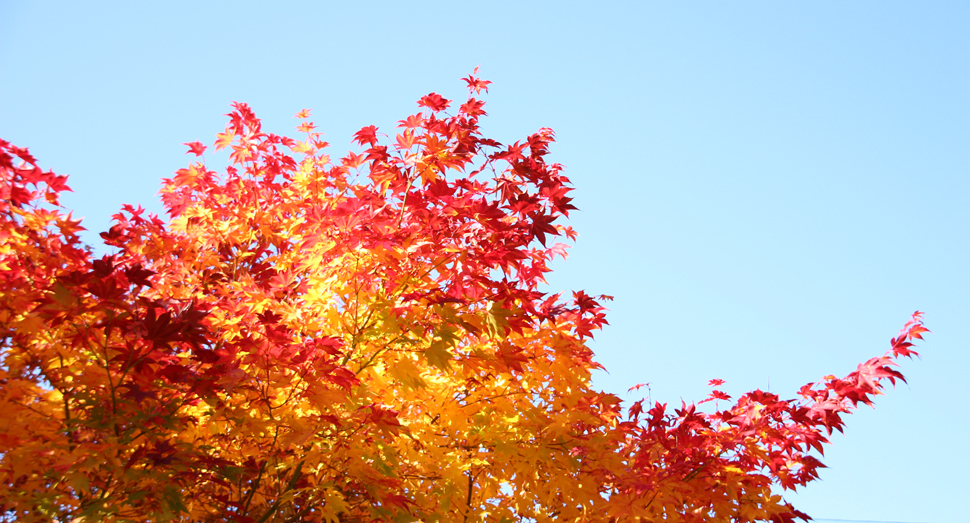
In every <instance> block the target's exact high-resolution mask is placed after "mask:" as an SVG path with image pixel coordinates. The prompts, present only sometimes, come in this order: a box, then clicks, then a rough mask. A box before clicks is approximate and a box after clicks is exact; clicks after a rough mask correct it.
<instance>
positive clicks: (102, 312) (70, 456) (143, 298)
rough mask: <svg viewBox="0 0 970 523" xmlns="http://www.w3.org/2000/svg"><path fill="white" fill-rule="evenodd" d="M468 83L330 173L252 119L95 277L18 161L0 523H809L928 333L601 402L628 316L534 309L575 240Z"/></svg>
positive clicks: (537, 171)
mask: <svg viewBox="0 0 970 523" xmlns="http://www.w3.org/2000/svg"><path fill="white" fill-rule="evenodd" d="M465 82H466V83H467V85H468V88H469V98H468V99H467V101H466V102H465V103H463V104H461V105H460V106H458V107H457V110H455V111H454V114H451V113H449V112H448V110H449V108H451V107H452V105H451V101H450V100H447V99H445V98H443V97H442V96H440V95H438V94H434V93H432V94H429V95H427V96H425V97H423V98H421V99H420V101H419V102H418V105H419V106H420V108H421V109H420V112H418V113H417V114H413V115H411V116H408V117H407V118H405V119H404V120H401V121H400V122H399V132H397V133H395V134H396V136H395V137H394V138H393V139H391V138H390V137H386V136H385V135H383V134H381V133H380V132H379V131H378V129H377V128H376V127H373V126H369V127H365V128H363V129H361V130H360V131H359V132H358V133H357V134H356V135H355V137H354V138H355V141H356V142H357V143H358V144H359V145H360V146H361V148H362V150H361V152H360V153H353V152H352V153H349V154H348V155H347V156H345V157H343V158H340V159H339V160H336V161H334V160H332V159H331V158H330V157H329V156H328V155H327V154H326V152H325V151H326V148H327V143H326V142H324V141H323V140H322V138H321V135H320V134H319V133H318V132H317V131H316V130H315V127H314V124H313V123H311V122H310V121H308V118H309V111H306V110H304V111H301V112H300V113H299V114H298V115H297V117H298V118H300V119H301V120H302V123H301V124H300V125H299V127H298V130H299V131H300V133H301V135H300V139H293V138H287V137H283V136H277V135H274V134H270V133H266V132H263V130H262V128H261V125H260V121H259V120H258V119H257V118H256V116H255V115H254V114H253V112H252V111H251V110H250V108H249V107H248V106H246V105H245V104H242V103H235V104H233V108H234V109H233V111H232V113H231V114H229V117H230V120H229V124H228V125H227V127H226V130H225V132H223V133H219V134H218V136H217V140H216V142H215V149H216V150H220V149H223V148H226V149H228V150H229V151H230V153H229V156H230V160H231V162H232V164H231V165H230V166H229V167H227V168H226V171H225V173H224V174H223V175H218V174H217V173H216V172H214V171H211V170H209V169H208V168H207V167H206V165H205V163H204V161H202V160H199V161H195V162H192V163H191V164H190V165H189V166H188V167H186V168H184V169H180V170H178V171H177V172H176V173H175V176H174V177H173V178H171V179H167V180H165V181H164V185H163V188H162V191H161V197H162V201H163V203H164V205H165V208H166V209H167V211H168V214H169V215H170V220H169V221H168V222H167V223H166V222H164V221H162V220H161V219H160V218H158V217H157V216H154V215H146V213H145V211H144V210H143V209H141V208H140V207H139V208H135V207H132V206H125V207H124V208H123V210H122V211H121V212H120V213H119V214H116V215H115V216H114V225H113V226H112V227H111V229H110V230H109V231H107V232H105V233H102V234H101V236H102V237H103V239H104V242H105V244H106V245H107V246H108V247H109V248H110V254H106V255H103V256H101V257H99V258H98V257H96V256H94V255H93V251H92V250H91V248H89V247H87V246H85V245H83V244H82V242H81V241H80V239H79V237H78V232H79V231H80V230H81V226H80V223H79V221H77V220H74V219H73V218H72V217H71V215H70V214H64V213H63V212H62V211H61V210H60V206H59V201H58V195H59V193H60V192H62V191H65V190H68V188H67V185H66V177H65V176H58V175H55V174H54V173H52V172H45V171H43V170H41V169H40V168H39V167H38V166H37V162H36V160H35V159H34V158H33V157H32V156H31V155H30V153H29V152H28V151H27V150H26V149H23V148H19V147H16V146H14V145H12V144H10V143H8V142H5V141H0V176H2V182H3V183H2V186H0V191H2V196H3V198H2V201H0V240H2V243H0V290H2V292H0V329H2V330H0V351H2V352H0V420H2V423H0V520H4V521H13V520H16V521H25V522H30V521H51V520H53V521H63V522H68V521H71V522H83V521H239V522H250V523H255V522H259V523H263V522H270V521H273V522H283V521H327V522H333V521H372V520H379V521H397V522H407V521H462V522H468V521H489V522H506V521H530V520H534V521H542V522H544V521H559V520H562V521H768V520H771V521H792V520H793V519H795V518H807V516H806V515H805V514H802V513H801V512H799V511H797V510H796V509H795V508H794V507H792V506H790V505H789V504H788V503H786V502H785V501H784V499H783V498H782V497H781V496H780V495H779V494H778V493H777V491H778V489H779V488H780V489H781V490H782V491H784V490H786V489H794V488H796V487H799V486H803V485H805V484H807V483H808V482H810V481H812V480H813V479H816V478H817V477H818V469H819V467H822V464H821V463H820V462H819V460H818V458H817V457H815V454H821V453H822V451H823V447H822V445H823V444H825V443H827V440H826V436H827V435H829V434H831V432H832V431H833V430H840V431H841V430H842V428H843V419H842V416H843V415H844V414H846V413H848V412H850V411H852V410H853V408H854V407H855V406H856V405H857V404H858V403H865V404H869V403H870V401H871V399H872V397H873V396H874V395H877V394H879V393H880V391H881V390H882V387H883V385H884V384H885V383H887V382H890V383H895V380H897V379H903V377H902V375H901V374H900V373H899V372H898V371H897V370H895V369H894V366H895V359H897V358H900V357H908V356H912V355H915V354H916V353H915V352H914V351H913V349H912V343H913V340H914V339H919V338H921V334H922V333H924V332H926V328H925V327H924V326H923V324H922V321H921V313H919V312H917V313H915V314H914V315H913V317H912V320H911V321H910V322H909V323H907V324H906V326H905V327H904V328H903V330H902V331H901V332H900V334H899V335H898V336H897V337H895V338H893V339H892V341H891V349H890V351H889V352H887V353H886V354H885V355H884V356H881V357H876V358H873V359H871V360H869V361H867V362H865V363H863V364H861V365H860V366H859V368H858V369H857V370H856V371H855V372H853V373H851V374H849V375H848V376H846V377H844V378H835V377H833V376H828V377H826V378H824V379H823V380H822V381H820V382H818V383H816V384H810V385H806V386H805V387H803V388H802V389H801V390H800V391H798V396H799V398H800V399H798V400H788V399H782V398H780V397H779V396H777V395H775V394H771V393H768V392H763V391H754V392H750V393H747V394H745V395H743V396H741V397H740V398H738V399H737V401H735V402H734V403H729V400H730V399H731V398H730V397H729V396H727V395H726V394H724V393H723V392H721V391H720V390H719V389H718V386H719V385H720V384H721V383H723V382H721V381H720V380H712V382H711V385H712V386H714V391H713V392H712V393H711V395H710V397H708V398H707V399H705V400H704V401H702V402H701V403H705V402H707V401H712V400H718V401H716V402H715V408H714V411H713V412H712V413H706V412H703V411H702V410H699V409H698V407H697V405H693V404H681V405H680V406H679V407H677V408H672V407H668V405H666V404H664V403H654V404H645V403H644V401H642V400H641V401H638V402H636V403H633V404H632V405H630V406H629V407H626V408H624V407H623V406H622V405H621V401H620V399H619V398H618V397H617V396H615V395H613V394H608V393H604V392H600V391H597V390H595V389H593V388H592V386H591V383H590V378H591V372H592V371H593V370H594V369H597V368H598V367H599V366H598V365H597V364H596V363H595V362H594V361H593V354H592V352H591V350H590V349H589V348H588V346H587V342H588V341H589V340H590V338H591V336H592V334H593V332H594V331H596V330H597V329H600V328H602V327H603V326H604V325H605V324H606V319H605V308H604V307H603V306H602V305H601V302H603V301H604V300H608V299H610V298H609V297H608V296H599V297H593V296H590V295H587V294H586V293H584V292H582V291H577V292H573V293H572V295H571V296H563V295H559V294H557V295H546V294H543V293H542V292H540V291H539V290H538V288H539V285H540V284H541V283H542V282H543V281H544V279H543V277H544V274H546V273H547V272H549V267H548V264H549V262H550V260H551V259H552V258H553V257H555V256H562V257H565V245H564V244H562V243H560V242H557V241H556V240H557V239H559V238H569V239H574V238H575V232H574V231H573V230H572V229H571V228H570V227H568V226H566V225H564V224H562V223H559V222H560V219H561V218H567V217H568V215H569V211H570V210H573V209H574V207H573V206H572V205H571V203H570V202H571V199H570V197H569V193H570V191H571V190H572V189H571V188H570V184H569V180H568V179H567V178H566V177H565V176H564V175H563V174H562V166H560V165H558V164H555V163H549V162H547V160H546V157H547V155H548V153H549V147H550V144H551V143H552V142H553V132H552V131H551V130H549V129H540V130H539V131H538V132H537V133H535V134H533V135H531V136H529V137H528V138H527V139H526V140H525V141H520V142H516V143H514V144H512V145H502V144H500V143H498V142H496V141H494V140H491V139H487V138H485V137H483V136H482V135H481V134H480V132H479V126H478V122H479V119H480V118H481V117H482V116H484V115H485V111H484V102H483V101H481V100H480V99H478V98H477V97H478V96H480V95H481V92H482V91H487V88H488V84H489V82H487V81H484V80H481V79H478V78H476V77H474V76H469V77H468V78H466V79H465ZM382 138H386V139H382ZM186 145H187V146H189V149H190V150H189V152H190V153H193V154H195V155H197V156H198V157H202V156H203V154H204V153H205V151H206V149H207V147H206V146H204V145H202V144H201V143H198V142H192V143H188V144H186ZM721 401H724V402H728V403H726V405H727V406H725V407H724V408H721V407H720V405H721V403H720V402H721ZM773 487H774V488H775V490H774V491H773V490H772V488H773Z"/></svg>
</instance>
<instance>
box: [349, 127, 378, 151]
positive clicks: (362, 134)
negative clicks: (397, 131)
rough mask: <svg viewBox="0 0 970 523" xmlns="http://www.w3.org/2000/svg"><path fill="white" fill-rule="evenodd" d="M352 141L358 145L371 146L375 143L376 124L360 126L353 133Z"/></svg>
mask: <svg viewBox="0 0 970 523" xmlns="http://www.w3.org/2000/svg"><path fill="white" fill-rule="evenodd" d="M354 141H355V142H357V143H359V144H360V145H364V144H368V145H370V146H372V147H373V145H374V144H376V143H377V126H376V125H368V126H367V127H362V128H361V129H360V130H359V131H357V133H356V134H354Z"/></svg>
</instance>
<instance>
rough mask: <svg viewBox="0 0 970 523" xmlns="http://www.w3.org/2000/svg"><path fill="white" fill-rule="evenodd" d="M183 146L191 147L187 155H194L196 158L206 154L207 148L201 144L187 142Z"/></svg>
mask: <svg viewBox="0 0 970 523" xmlns="http://www.w3.org/2000/svg"><path fill="white" fill-rule="evenodd" d="M182 145H188V146H189V150H188V151H186V152H185V154H189V153H193V154H195V155H196V156H202V153H204V152H205V149H206V147H205V146H204V145H202V143H201V142H187V143H183V144H182Z"/></svg>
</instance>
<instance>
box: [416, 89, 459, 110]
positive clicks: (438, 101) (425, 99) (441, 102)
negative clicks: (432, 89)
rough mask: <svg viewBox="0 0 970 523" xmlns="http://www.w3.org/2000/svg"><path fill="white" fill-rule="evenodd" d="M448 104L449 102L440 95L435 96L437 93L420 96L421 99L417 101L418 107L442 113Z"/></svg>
mask: <svg viewBox="0 0 970 523" xmlns="http://www.w3.org/2000/svg"><path fill="white" fill-rule="evenodd" d="M450 104H451V100H446V99H444V98H443V97H442V96H441V95H440V94H437V93H431V94H428V95H425V96H422V97H421V99H420V100H418V105H419V106H421V107H427V108H428V109H431V110H432V111H434V112H438V111H444V110H445V109H447V108H448V106H449V105H450Z"/></svg>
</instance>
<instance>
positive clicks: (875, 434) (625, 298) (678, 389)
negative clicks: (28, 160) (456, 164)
mask: <svg viewBox="0 0 970 523" xmlns="http://www.w3.org/2000/svg"><path fill="white" fill-rule="evenodd" d="M142 4H146V5H142ZM671 4H672V3H662V4H661V3H651V2H637V3H633V2H631V3H623V2H616V3H613V2H595V3H593V2H586V3H570V2H548V3H546V2H533V3H525V4H519V3H506V2H491V3H487V4H486V3H479V4H475V3H459V2H400V3H397V2H395V3H392V2H386V3H382V2H371V3H367V2H353V3H351V2H332V3H331V2H303V3H299V2H278V3H276V4H273V5H272V6H270V4H269V3H262V2H243V1H237V2H227V3H223V4H220V3H217V2H213V3H206V5H197V4H196V3H195V2H184V3H180V2H173V1H169V2H163V3H156V4H152V5H147V3H143V2H116V3H104V2H63V3H56V2H40V1H31V2H27V1H14V0H3V1H2V2H0V71H2V72H0V74H2V81H0V137H3V138H4V139H6V140H9V141H11V142H13V143H14V144H16V145H20V146H26V147H29V148H30V149H31V151H32V152H33V153H34V154H35V155H36V156H37V157H38V158H39V159H40V160H41V162H42V165H43V166H45V167H50V168H53V169H54V170H55V171H56V172H58V173H60V174H69V175H70V176H71V179H70V185H71V186H72V187H73V189H74V191H75V192H74V193H73V194H71V195H70V196H69V197H68V198H65V199H64V203H65V205H66V206H68V207H69V208H72V209H74V210H75V215H76V216H83V217H84V219H85V222H84V223H85V225H86V226H87V227H88V229H90V233H89V234H88V235H87V236H86V238H87V239H88V241H90V242H92V243H93V242H94V241H95V240H96V239H97V233H98V232H100V231H103V230H106V229H107V228H108V227H109V220H110V215H111V214H113V213H114V212H117V210H118V209H119V208H120V206H121V204H123V203H140V204H142V205H144V206H145V207H146V208H148V209H150V210H154V211H156V212H159V211H161V206H160V204H159V203H158V200H157V198H156V196H155V192H156V191H157V189H158V187H159V181H160V179H161V178H163V177H167V176H170V175H171V173H172V172H173V171H174V170H176V169H178V168H180V167H183V166H185V165H186V164H187V163H188V162H189V161H190V159H191V158H190V157H189V156H186V155H185V154H184V152H185V150H186V148H185V146H183V145H182V143H183V142H189V141H195V140H200V141H203V142H206V143H211V142H212V141H213V140H214V136H215V133H216V132H220V131H221V130H222V129H223V127H224V125H225V117H224V116H223V115H224V114H225V113H226V112H228V109H229V105H228V104H229V102H231V101H233V100H238V101H243V102H247V103H249V104H250V105H251V106H252V107H253V109H254V110H255V111H256V114H257V115H259V116H260V117H261V118H262V119H263V122H264V128H267V129H268V130H270V131H271V132H275V133H277V134H282V133H290V132H291V131H292V130H293V126H295V125H296V121H295V120H294V119H293V118H292V115H293V114H294V113H296V112H297V111H298V110H300V109H302V108H304V107H307V108H311V109H313V115H314V118H313V120H314V121H315V122H316V123H317V125H318V127H319V128H320V129H321V130H322V131H324V133H326V137H327V138H328V139H329V141H330V142H331V143H332V144H334V147H333V153H334V154H337V153H339V152H340V151H344V150H347V149H349V148H350V138H351V136H352V134H353V133H354V132H355V131H357V130H358V129H360V128H361V127H362V126H364V125H370V124H375V125H378V126H379V127H381V128H383V129H390V128H391V127H392V126H393V124H394V122H395V121H396V120H398V119H400V118H402V117H404V116H406V115H408V114H410V113H412V112H414V111H415V110H416V108H417V106H416V105H415V104H414V102H415V101H416V100H417V99H418V98H419V97H421V96H423V95H424V94H427V93H429V92H432V91H436V92H439V93H441V94H443V95H445V96H446V97H450V98H455V97H460V96H463V94H464V92H465V91H464V84H463V83H462V82H460V81H459V78H461V77H463V76H465V75H467V74H468V73H470V72H471V70H472V69H473V68H474V67H475V66H478V65H480V66H481V75H482V76H483V77H484V78H486V79H489V80H492V81H493V82H494V84H493V85H492V89H491V92H490V94H489V95H488V96H487V101H488V107H487V110H488V112H489V115H490V116H489V117H488V118H487V119H486V120H485V122H484V128H485V132H486V133H487V134H489V135H491V136H492V137H494V138H496V139H498V140H501V141H506V142H511V141H515V140H518V139H522V138H524V137H525V136H527V135H528V134H530V133H532V132H534V131H535V130H537V129H538V128H540V127H552V128H553V129H555V131H556V133H557V137H558V143H557V144H556V145H555V146H554V148H553V156H552V158H553V159H554V161H558V162H560V163H562V164H565V165H566V166H567V168H568V169H567V174H568V176H570V178H571V179H572V180H573V182H574V184H575V186H576V188H577V190H576V191H575V195H576V203H577V205H578V207H579V208H580V209H581V211H580V212H577V213H576V214H575V217H574V219H573V220H572V223H571V225H573V226H574V227H575V228H576V229H577V230H578V231H579V233H580V238H579V241H578V242H577V244H576V245H575V247H574V248H573V249H572V250H571V257H570V258H569V260H567V261H566V262H564V263H563V262H557V265H556V266H555V273H554V275H553V276H552V277H551V278H550V279H549V284H550V290H555V291H559V290H567V289H585V290H587V291H588V292H590V293H594V294H600V293H605V294H612V295H614V296H615V297H616V301H614V302H613V303H612V306H611V309H612V311H611V314H610V316H609V319H610V322H611V326H610V327H608V328H607V329H606V330H605V331H604V332H602V333H600V334H598V336H597V339H596V341H595V343H594V349H595V350H596V352H597V355H598V359H599V361H600V362H602V363H603V364H604V365H605V366H606V367H607V369H609V374H601V375H599V376H597V378H596V383H597V385H598V386H599V387H602V388H603V389H606V390H608V391H611V392H614V393H617V394H620V395H621V396H622V397H624V398H629V399H630V400H635V399H638V398H639V397H638V396H635V395H632V394H627V393H626V390H627V388H629V387H630V386H632V385H634V384H636V383H640V382H650V383H651V388H650V391H651V395H652V398H653V399H654V400H661V401H671V402H679V400H680V399H681V398H684V399H686V400H688V401H690V400H698V399H701V398H702V397H703V396H704V395H706V393H707V392H708V388H707V385H706V384H707V380H709V379H710V378H715V377H716V378H722V379H725V380H727V382H728V384H727V386H726V388H725V390H726V391H727V392H728V393H731V394H733V395H735V396H737V395H739V394H740V393H743V392H745V391H747V390H751V389H754V388H768V387H770V390H771V391H772V392H778V393H781V394H782V395H783V396H789V395H790V396H793V395H794V391H795V390H796V389H797V387H798V386H800V385H802V384H804V383H806V382H809V381H815V380H817V379H819V378H820V377H821V376H823V375H825V374H846V373H848V372H850V371H852V370H853V369H854V367H855V365H856V364H857V363H859V362H861V361H864V360H865V359H868V358H869V357H872V356H876V355H880V354H882V353H883V352H884V351H885V350H887V349H888V348H889V345H888V341H889V338H890V337H891V336H893V335H895V334H896V332H897V330H898V329H899V328H900V327H901V326H902V324H903V323H904V322H905V321H906V319H907V318H908V316H909V314H910V313H912V312H913V311H914V310H916V309H920V310H923V311H926V322H927V326H928V327H929V328H930V329H932V330H933V331H934V334H932V335H931V336H929V338H928V340H927V341H926V342H925V343H923V344H921V347H920V350H921V352H922V353H923V357H922V359H921V360H917V361H913V362H906V363H905V365H904V367H903V369H902V370H903V372H904V373H905V374H906V376H907V378H908V379H909V385H905V384H903V385H901V386H899V387H897V388H896V389H895V390H892V391H890V393H889V394H888V395H887V396H884V397H881V398H879V400H878V403H877V405H876V409H875V410H872V409H869V408H862V409H861V410H860V411H859V413H858V414H857V415H854V416H852V417H851V418H850V420H849V423H848V428H847V431H846V435H845V436H842V435H839V434H836V435H835V436H833V438H832V439H833V441H834V445H833V446H832V447H831V448H830V449H829V450H828V451H827V453H826V457H825V460H824V461H825V463H826V464H827V465H829V467H830V468H828V469H826V470H824V471H823V472H822V481H820V482H817V483H816V484H813V485H811V486H810V487H808V488H807V489H805V490H804V491H801V492H799V493H798V494H797V495H788V497H789V499H791V500H792V501H794V502H795V504H796V506H797V507H799V508H800V509H802V510H804V511H806V512H808V513H810V514H812V515H813V516H815V517H817V518H830V519H849V520H886V521H906V522H925V523H944V522H950V521H958V520H962V519H965V517H966V516H965V511H964V508H963V504H962V503H959V502H957V500H958V499H962V498H963V497H964V496H965V495H966V491H967V489H968V487H970V481H968V480H967V470H968V468H970V458H968V453H967V451H966V443H967V441H968V437H967V433H968V431H970V423H968V421H967V416H966V415H965V413H964V412H965V409H966V406H965V401H964V400H965V399H964V398H963V396H964V394H965V390H966V388H965V385H964V384H965V383H966V380H967V369H968V368H970V356H968V354H970V351H968V349H970V277H968V267H970V264H968V261H970V235H968V227H967V225H968V224H970V205H968V203H967V202H968V197H970V36H968V35H970V4H967V3H965V2H908V3H904V2H871V1H854V2H843V3H837V2H813V3H808V2H802V3H793V2H787V3H781V2H745V3H730V4H728V3H714V2H690V3H686V2H684V3H679V4H676V5H671ZM208 156H210V155H207V157H208ZM641 392H642V390H641Z"/></svg>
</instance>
